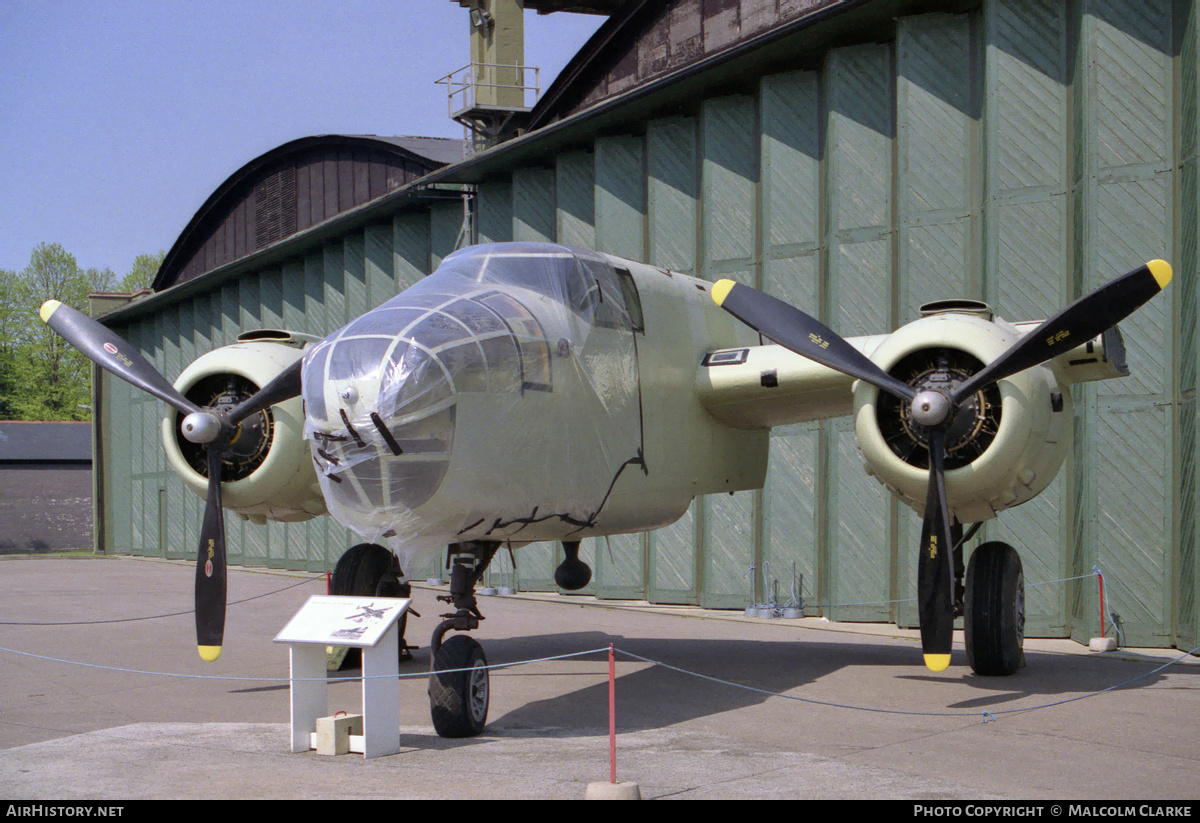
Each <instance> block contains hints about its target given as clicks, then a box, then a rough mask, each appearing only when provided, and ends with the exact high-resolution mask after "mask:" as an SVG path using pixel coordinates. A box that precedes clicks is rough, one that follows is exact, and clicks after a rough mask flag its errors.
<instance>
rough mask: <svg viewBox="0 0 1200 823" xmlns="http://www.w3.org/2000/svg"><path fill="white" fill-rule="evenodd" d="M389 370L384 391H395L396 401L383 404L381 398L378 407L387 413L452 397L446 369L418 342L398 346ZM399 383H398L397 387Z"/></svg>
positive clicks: (405, 411)
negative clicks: (386, 404) (390, 404)
mask: <svg viewBox="0 0 1200 823" xmlns="http://www.w3.org/2000/svg"><path fill="white" fill-rule="evenodd" d="M388 371H389V373H388V375H387V376H386V377H385V379H384V385H383V390H382V395H383V396H384V397H386V396H387V395H389V394H392V393H393V392H395V394H394V396H395V404H394V405H393V406H392V408H391V409H387V408H384V407H383V402H382V398H381V402H380V409H379V411H380V413H381V414H383V416H384V417H392V416H398V415H411V414H412V413H414V412H417V411H420V410H422V409H428V408H430V407H431V406H436V405H437V404H439V403H442V402H444V401H446V400H448V399H449V398H450V382H449V380H447V377H446V372H445V371H443V369H442V367H441V366H440V365H439V364H438V363H437V361H436V360H433V359H432V358H431V356H430V354H429V353H428V352H425V351H422V350H421V349H420V348H419V347H417V346H414V345H409V346H408V347H406V348H404V349H403V350H402V349H401V347H399V346H397V348H396V351H395V352H393V354H392V366H391V368H390V369H389V370H388ZM396 384H399V389H398V390H397V389H396V388H395V386H396Z"/></svg>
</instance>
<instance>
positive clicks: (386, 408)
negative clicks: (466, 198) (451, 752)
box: [41, 243, 1172, 737]
mask: <svg viewBox="0 0 1200 823" xmlns="http://www.w3.org/2000/svg"><path fill="white" fill-rule="evenodd" d="M1171 275H1172V273H1171V267H1170V265H1169V264H1168V263H1166V262H1165V261H1162V260H1153V261H1150V262H1149V263H1146V264H1145V265H1143V266H1140V267H1138V268H1136V269H1134V270H1133V271H1131V272H1128V273H1127V274H1124V275H1121V276H1120V277H1117V278H1116V279H1114V280H1112V281H1111V282H1109V283H1107V284H1106V285H1104V286H1101V287H1100V288H1098V289H1096V290H1095V291H1093V292H1091V293H1089V294H1087V295H1085V296H1084V297H1082V298H1080V299H1079V300H1077V301H1075V302H1074V303H1072V304H1071V305H1069V306H1068V307H1066V308H1065V309H1063V310H1062V311H1060V312H1059V313H1058V314H1056V315H1054V316H1053V317H1051V318H1050V319H1048V320H1046V321H1044V322H1041V323H1038V322H1025V323H1018V324H1012V323H1009V322H1007V321H1005V320H1002V319H1000V318H999V317H997V316H995V314H994V313H993V311H992V310H991V308H989V307H988V306H987V305H986V304H984V303H981V302H978V301H974V300H959V299H952V300H940V301H937V302H934V303H929V304H926V305H925V306H924V307H923V308H922V316H921V317H920V318H919V319H917V320H914V321H913V322H911V323H908V324H907V325H905V326H902V327H901V328H899V329H897V330H896V331H894V332H892V333H890V334H881V335H874V336H865V337H850V338H842V337H841V336H839V335H838V334H836V333H835V332H834V331H832V330H831V329H829V328H828V327H827V326H825V325H823V324H822V323H821V322H820V321H818V320H817V319H816V318H813V317H811V316H809V315H807V314H805V313H804V312H802V311H800V310H799V309H797V308H795V307H792V306H790V305H788V304H786V303H784V302H782V301H779V300H777V299H776V298H774V297H771V296H769V295H767V294H765V293H763V292H760V291H756V290H755V289H753V288H750V287H748V286H745V285H742V284H740V283H736V282H734V281H732V280H721V281H718V282H717V283H715V284H714V283H710V282H707V281H704V280H701V279H698V278H695V277H692V276H689V275H686V274H681V273H678V272H672V271H668V270H666V269H662V268H658V267H655V266H650V265H646V264H643V263H638V262H634V261H630V260H624V259H621V258H617V257H613V256H610V255H606V254H601V253H598V252H594V251H588V250H584V249H578V248H570V247H566V246H561V245H555V244H548V243H497V244H487V245H479V246H470V247H467V248H463V249H460V250H458V251H456V252H454V253H452V254H450V255H449V256H447V257H446V258H444V260H443V261H442V264H441V265H440V266H439V267H438V268H437V269H436V270H435V271H434V272H433V273H432V274H430V275H429V276H428V277H426V278H424V279H423V280H421V281H420V282H418V283H417V284H416V285H414V286H412V287H410V288H408V289H406V290H404V291H402V292H401V293H400V294H398V295H397V296H396V297H394V298H392V299H391V300H389V301H387V302H385V303H384V304H382V305H381V306H379V307H378V308H375V309H374V310H372V311H369V312H367V313H366V314H364V315H362V316H360V317H358V318H356V319H355V320H353V321H351V322H350V323H348V324H347V325H345V326H344V327H342V328H340V329H338V330H337V331H335V332H333V333H332V334H330V335H328V336H327V337H324V338H316V337H313V336H309V335H304V334H301V333H297V332H291V331H283V330H259V331H254V332H247V333H243V334H242V335H239V338H238V342H236V343H234V344H231V345H228V346H223V347H221V348H218V349H216V350H214V351H211V352H209V353H207V354H205V355H203V356H201V357H200V358H198V359H197V360H196V361H194V362H193V363H192V364H191V365H189V366H188V367H187V368H186V369H185V370H184V371H183V373H182V374H181V375H180V376H179V378H178V380H177V381H176V382H175V383H174V384H171V383H169V382H168V381H167V380H166V378H164V377H163V376H162V375H160V374H159V373H158V372H157V371H156V370H155V369H154V367H153V366H152V365H151V364H150V363H149V362H148V361H146V360H145V358H143V357H142V356H141V354H139V353H138V352H137V351H136V350H135V349H134V348H133V347H132V346H130V345H129V344H128V343H127V342H125V341H124V340H122V339H121V338H120V337H118V336H117V335H115V334H114V333H112V332H111V331H109V330H108V329H106V328H105V327H104V326H102V325H100V324H99V323H98V322H96V321H94V320H92V319H90V318H88V317H87V316H86V315H83V314H81V313H80V312H77V311H75V310H74V309H72V308H70V307H69V306H65V305H62V304H61V303H58V302H57V301H48V302H47V303H46V304H45V305H44V306H43V307H42V309H41V317H42V319H43V320H44V321H45V322H46V323H48V324H49V325H50V326H51V327H52V328H53V329H54V330H55V331H56V332H57V333H58V334H60V335H61V336H62V337H64V338H65V339H66V340H67V341H68V342H70V343H71V344H72V345H74V346H75V347H76V348H78V349H79V350H80V351H82V352H83V353H84V354H85V355H87V356H88V357H89V358H91V359H92V360H93V361H94V362H96V363H97V364H99V365H100V366H101V367H103V368H105V369H107V370H108V371H110V372H111V373H113V374H114V375H116V376H117V377H120V378H122V379H124V380H127V381H128V382H130V383H131V384H133V385H134V386H137V387H139V388H142V389H143V390H145V391H147V392H149V393H150V394H152V395H154V396H156V397H159V398H160V399H162V400H163V401H165V402H166V403H167V404H168V405H170V406H171V407H173V409H174V410H175V414H169V415H168V416H167V417H166V418H165V419H164V421H163V425H162V435H163V445H164V448H165V449H166V453H167V458H168V462H169V464H170V466H171V468H172V469H174V470H175V471H176V472H177V473H179V474H180V476H182V477H183V478H184V480H185V481H186V482H187V484H188V485H189V486H190V487H192V488H193V489H194V490H195V491H196V492H197V493H198V494H200V495H202V496H204V497H205V498H206V506H205V512H204V519H203V525H202V529H201V535H200V545H199V552H198V556H197V564H196V593H195V598H196V633H197V645H198V649H199V652H200V655H201V657H202V658H204V659H205V660H215V659H216V658H217V656H219V654H220V651H221V645H222V642H223V632H224V613H225V596H226V560H225V529H224V516H223V509H224V508H229V509H232V510H233V511H234V512H237V513H238V514H240V515H241V516H243V517H245V518H247V519H250V520H252V521H254V522H258V523H264V522H266V520H268V519H271V520H282V521H289V520H303V519H308V518H311V517H315V516H320V515H323V514H330V515H332V516H333V517H334V518H335V519H336V520H337V521H338V522H340V523H342V524H344V525H345V526H347V527H349V528H350V529H351V530H352V531H354V532H355V533H356V534H358V535H360V536H361V537H362V538H363V539H364V540H365V541H367V542H365V543H362V544H359V545H356V546H354V547H352V548H350V549H349V550H348V551H346V552H345V553H344V554H343V555H342V557H341V559H339V561H338V563H337V565H336V567H335V569H334V574H333V593H334V594H359V595H365V596H407V594H408V584H407V581H406V579H405V577H404V573H403V571H402V570H403V569H406V568H407V569H412V568H417V567H420V566H421V565H422V564H424V563H426V562H427V561H430V560H432V559H435V558H438V557H439V556H440V554H441V553H442V552H447V561H446V562H447V565H448V567H449V568H450V570H451V574H450V593H449V595H447V596H441V597H439V600H442V601H444V602H446V603H448V604H449V606H450V608H451V610H450V611H449V612H447V613H445V614H443V615H442V616H441V617H442V620H441V622H440V623H439V624H438V625H437V627H436V628H435V629H434V632H433V636H432V640H431V661H432V662H431V675H430V702H431V714H432V716H433V721H434V727H435V729H436V730H437V732H438V734H440V735H442V736H444V737H466V736H473V735H477V734H479V733H480V732H481V731H482V730H483V727H484V724H485V723H486V716H487V704H488V675H487V668H486V665H487V662H486V656H485V655H484V654H483V650H482V647H481V646H480V645H479V644H478V643H477V642H476V641H475V640H474V639H472V638H471V637H470V636H469V635H467V634H464V632H467V631H470V630H472V629H476V628H478V627H479V624H480V621H481V620H482V619H483V614H482V613H481V612H480V610H479V606H478V603H477V601H476V598H475V595H474V589H475V585H476V583H477V582H478V581H479V580H480V579H481V577H482V575H483V573H484V571H485V570H486V568H487V566H488V564H489V562H490V561H491V559H492V557H493V556H494V555H495V553H496V552H497V550H499V549H500V548H501V547H509V548H517V547H520V546H522V545H526V544H528V543H533V542H538V541H549V540H553V541H560V542H561V543H562V545H563V548H564V553H565V559H564V560H563V561H562V562H561V564H560V565H559V567H558V568H557V570H556V572H555V579H556V582H557V583H558V585H559V586H561V587H562V588H564V589H566V590H578V589H580V588H583V587H584V586H586V585H587V583H588V582H589V580H590V579H591V569H590V568H589V567H588V565H587V564H586V563H585V562H584V561H582V560H580V558H579V544H580V541H581V540H583V539H584V538H587V537H600V536H605V535H614V534H622V533H631V532H640V531H645V530H650V529H655V528H660V527H663V526H666V525H669V524H671V523H673V522H674V521H675V520H677V519H678V518H680V517H681V516H682V515H683V514H684V513H685V512H686V510H687V509H688V507H689V506H690V504H691V502H692V500H693V499H694V498H695V497H696V496H697V495H703V494H714V493H719V492H734V491H739V490H745V489H754V488H761V487H762V486H763V483H764V480H765V476H766V466H767V452H768V446H769V435H770V429H771V427H773V426H778V425H785V424H788V423H796V422H801V421H807V420H816V419H822V418H829V417H835V416H843V415H847V414H853V415H854V421H855V431H856V442H857V445H858V448H859V449H860V450H861V452H862V456H863V458H864V462H865V464H866V466H867V471H868V472H869V473H871V474H872V475H874V476H875V477H876V478H877V479H878V480H879V482H880V483H881V484H883V485H884V486H885V487H886V488H887V489H888V490H889V491H891V492H892V493H893V494H895V495H896V496H897V497H898V498H899V499H900V500H901V501H903V502H904V503H905V504H907V505H908V506H910V507H912V508H913V509H914V510H915V511H916V512H917V513H918V514H920V515H921V516H922V518H923V525H922V531H921V540H920V547H919V551H920V553H919V562H918V613H919V619H920V634H921V643H922V651H923V655H924V660H925V664H926V665H927V666H928V667H929V668H930V669H931V670H933V671H942V670H944V669H946V667H947V666H948V665H949V662H950V651H951V645H952V633H953V627H954V619H955V617H956V616H958V615H961V616H963V617H964V626H965V645H966V650H967V657H968V662H969V664H970V665H971V667H972V668H973V669H974V670H975V671H976V672H977V673H979V674H984V675H1008V674H1012V673H1014V672H1015V671H1016V670H1017V669H1018V668H1019V667H1020V666H1022V665H1024V658H1023V655H1022V650H1021V647H1022V642H1023V634H1024V578H1023V574H1022V571H1021V563H1020V558H1019V556H1018V554H1017V552H1016V550H1015V549H1014V548H1013V547H1012V546H1009V545H1007V544H1005V543H1002V542H990V543H985V544H983V545H982V546H980V547H978V548H976V549H975V550H974V551H973V552H972V553H971V557H970V562H969V564H968V566H967V568H966V571H965V580H964V569H963V562H962V553H963V552H962V550H963V545H964V544H965V542H966V540H968V539H969V538H970V537H971V536H972V535H973V534H974V530H975V529H977V528H978V526H979V524H980V523H982V522H984V521H986V520H989V519H991V518H994V517H995V516H996V515H997V514H999V513H1000V512H1001V511H1004V510H1005V509H1008V508H1011V507H1013V506H1017V505H1020V504H1021V503H1024V502H1027V501H1029V500H1031V499H1033V498H1034V497H1036V496H1037V495H1038V494H1039V493H1040V492H1041V491H1043V490H1044V489H1045V488H1046V487H1047V486H1048V485H1049V483H1050V482H1051V481H1052V480H1053V479H1054V477H1055V475H1056V474H1057V472H1058V470H1059V468H1060V466H1061V465H1062V463H1063V461H1064V459H1065V456H1066V453H1067V449H1068V446H1069V443H1070V439H1071V434H1072V399H1071V386H1072V385H1073V384H1075V383H1080V382H1085V381H1090V380H1101V379H1111V378H1115V377H1120V376H1123V375H1125V374H1127V373H1128V369H1127V368H1126V366H1125V363H1124V346H1123V343H1122V340H1121V336H1120V333H1119V332H1118V331H1117V329H1116V328H1115V326H1116V323H1118V322H1119V321H1121V320H1122V319H1124V318H1125V317H1127V316H1128V315H1130V314H1132V313H1133V312H1134V311H1135V310H1136V309H1137V308H1138V307H1140V306H1141V305H1143V304H1144V303H1145V302H1147V301H1148V300H1150V299H1151V298H1152V297H1153V296H1154V295H1155V294H1157V293H1158V292H1159V291H1161V290H1162V289H1163V288H1165V287H1166V285H1167V284H1168V283H1169V282H1170V279H1171ZM967 524H974V525H972V526H971V528H970V530H969V531H966V532H964V528H965V526H966V525H967ZM447 547H449V548H447ZM402 631H403V629H402ZM451 631H454V632H458V633H457V634H454V635H453V636H451V637H449V638H448V639H447V638H446V635H447V634H448V633H449V632H451Z"/></svg>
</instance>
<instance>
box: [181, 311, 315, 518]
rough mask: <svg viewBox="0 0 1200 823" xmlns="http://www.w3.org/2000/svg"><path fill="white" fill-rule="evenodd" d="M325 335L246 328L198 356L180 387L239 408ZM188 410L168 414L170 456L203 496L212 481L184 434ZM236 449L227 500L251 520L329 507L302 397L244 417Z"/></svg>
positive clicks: (225, 472)
mask: <svg viewBox="0 0 1200 823" xmlns="http://www.w3.org/2000/svg"><path fill="white" fill-rule="evenodd" d="M317 339H318V338H315V337H311V336H309V335H300V334H295V333H292V332H282V331H271V330H262V331H254V332H246V333H244V334H242V335H239V337H238V342H237V343H234V344H232V345H229V346H223V347H221V348H219V349H214V350H213V351H211V352H208V353H207V354H205V355H203V356H202V357H200V358H198V359H197V360H195V361H194V362H193V363H192V364H191V365H190V366H188V367H187V368H186V369H184V370H183V373H182V374H180V375H179V379H178V380H176V381H175V388H176V390H177V391H179V392H180V393H181V394H183V395H184V396H185V397H187V398H188V399H189V400H191V401H192V402H193V403H196V404H197V405H199V406H201V407H206V406H208V407H217V408H232V407H233V406H234V405H236V404H237V403H239V402H241V401H242V400H244V399H245V398H247V397H249V396H250V395H252V394H253V393H254V392H256V391H258V389H260V388H261V387H262V386H264V385H266V384H267V383H269V382H270V381H271V380H272V379H273V378H274V377H276V376H277V375H278V374H279V373H280V372H282V371H283V370H284V369H286V368H287V367H288V366H290V365H292V364H293V363H294V362H296V361H297V360H298V359H300V358H301V357H302V356H303V354H304V350H305V349H306V348H307V347H308V346H310V345H311V344H312V343H314V342H316V340H317ZM182 418H183V416H182V415H181V414H178V413H177V412H175V411H171V412H170V413H168V415H167V416H166V417H165V418H164V419H163V421H162V440H163V448H164V449H165V451H166V453H167V463H168V464H169V465H170V467H171V469H172V470H173V471H174V472H175V473H176V474H178V475H179V476H180V477H182V478H183V480H184V482H185V483H186V484H187V485H188V487H189V488H190V489H191V490H192V491H194V492H195V493H196V494H197V495H199V496H200V497H202V498H203V497H204V496H205V494H206V491H207V486H208V468H207V465H206V463H205V460H206V458H205V450H204V449H203V447H201V446H197V445H196V444H194V443H191V442H189V441H188V440H186V439H184V437H183V436H182V434H181V433H180V424H181V423H182ZM241 428H242V433H241V434H240V435H239V437H238V439H237V440H236V441H235V442H234V451H233V454H232V455H231V456H230V457H229V458H227V459H226V460H225V462H224V464H223V469H222V475H221V476H222V478H223V482H222V483H221V503H222V505H223V506H224V508H226V509H230V510H232V511H234V512H236V513H237V514H238V515H240V516H241V517H243V518H244V519H247V520H251V521H253V522H255V523H265V522H266V521H267V520H278V521H284V522H295V521H300V520H309V519H311V518H313V517H316V516H317V515H321V514H325V513H326V509H325V499H324V497H322V495H321V487H320V484H319V483H318V482H317V476H316V471H315V470H314V468H313V463H312V456H311V454H310V452H309V448H308V444H307V443H306V442H305V441H304V411H303V403H302V401H301V399H300V398H299V397H295V398H292V399H291V400H287V401H284V402H283V403H279V404H277V405H275V406H272V407H271V408H269V409H266V410H264V411H262V412H260V413H258V414H256V415H252V416H251V417H249V418H247V419H246V420H244V421H243V422H242V427H241Z"/></svg>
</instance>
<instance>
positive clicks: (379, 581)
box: [329, 543, 420, 668]
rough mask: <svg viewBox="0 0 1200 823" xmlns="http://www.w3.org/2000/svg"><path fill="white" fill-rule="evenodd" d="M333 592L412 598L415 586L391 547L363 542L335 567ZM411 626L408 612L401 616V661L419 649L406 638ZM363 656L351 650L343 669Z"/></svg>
mask: <svg viewBox="0 0 1200 823" xmlns="http://www.w3.org/2000/svg"><path fill="white" fill-rule="evenodd" d="M329 593H330V594H333V595H340V596H352V597H412V586H410V585H409V583H408V581H407V580H404V572H403V571H401V569H400V561H399V560H397V559H396V555H394V554H392V552H391V550H390V549H387V548H385V547H383V546H380V545H377V544H375V543H359V544H358V545H357V546H351V547H350V548H349V549H347V550H346V553H345V554H343V555H342V556H341V557H340V558H339V559H338V562H337V565H336V566H334V567H333V575H332V578H331V579H330V581H329ZM409 611H412V609H411V608H410V609H409ZM413 614H417V613H416V612H413ZM417 616H418V617H420V615H417ZM407 626H408V613H407V612H406V613H405V614H404V615H402V616H401V617H400V625H399V631H400V662H404V661H406V660H412V650H413V649H414V648H416V647H415V646H409V645H408V644H407V643H406V642H405V641H404V630H405V628H407ZM359 659H360V658H359V651H358V649H349V650H347V652H346V656H345V658H344V659H343V660H342V662H341V666H340V668H347V667H349V666H352V665H354V664H355V663H357V662H358V660H359Z"/></svg>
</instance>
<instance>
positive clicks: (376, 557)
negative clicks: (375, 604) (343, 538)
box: [329, 543, 398, 597]
mask: <svg viewBox="0 0 1200 823" xmlns="http://www.w3.org/2000/svg"><path fill="white" fill-rule="evenodd" d="M395 568H398V566H397V564H396V556H395V555H394V554H392V553H391V552H390V551H388V550H387V549H386V548H384V547H383V546H378V545H376V544H374V543H359V544H358V545H357V546H351V547H350V548H348V549H346V553H345V554H343V555H342V556H341V557H340V558H339V559H338V562H337V565H336V566H334V567H333V579H332V580H330V585H329V588H330V593H331V594H336V595H342V596H352V597H374V596H375V595H376V594H378V593H379V592H378V591H377V589H378V588H379V581H381V580H382V579H383V578H384V576H385V575H387V573H388V572H390V571H392V570H393V569H395Z"/></svg>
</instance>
